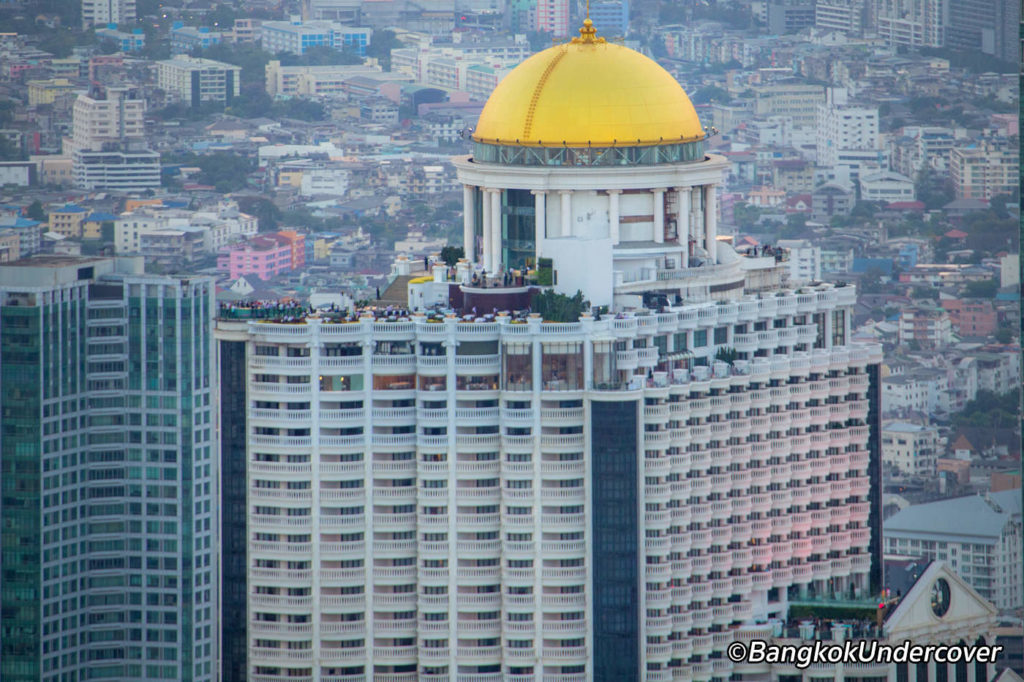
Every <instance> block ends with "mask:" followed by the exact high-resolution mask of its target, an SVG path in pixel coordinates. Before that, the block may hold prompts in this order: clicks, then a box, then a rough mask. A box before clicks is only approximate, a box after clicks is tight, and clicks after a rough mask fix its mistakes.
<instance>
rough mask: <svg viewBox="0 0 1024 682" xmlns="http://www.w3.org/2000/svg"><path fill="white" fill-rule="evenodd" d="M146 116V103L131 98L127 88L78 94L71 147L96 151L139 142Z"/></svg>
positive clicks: (73, 117) (74, 110) (141, 139)
mask: <svg viewBox="0 0 1024 682" xmlns="http://www.w3.org/2000/svg"><path fill="white" fill-rule="evenodd" d="M145 113H146V101H145V100H143V99H136V98H135V97H133V96H132V93H131V91H130V90H128V89H127V88H106V89H105V90H103V91H100V92H94V93H91V94H88V95H79V96H78V98H77V99H76V100H75V104H74V108H73V110H72V138H71V142H72V144H73V148H74V149H89V150H96V151H99V150H101V149H103V148H104V146H105V145H121V144H123V143H125V142H141V141H143V140H144V139H145V134H146V131H145V126H144V117H145ZM67 151H69V150H67V149H65V152H67Z"/></svg>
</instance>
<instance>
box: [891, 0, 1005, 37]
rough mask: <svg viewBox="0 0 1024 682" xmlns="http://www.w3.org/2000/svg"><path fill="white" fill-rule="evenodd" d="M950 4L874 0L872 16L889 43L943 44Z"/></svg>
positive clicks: (943, 1)
mask: <svg viewBox="0 0 1024 682" xmlns="http://www.w3.org/2000/svg"><path fill="white" fill-rule="evenodd" d="M981 1H982V2H984V1H985V0H981ZM957 2H959V0H957ZM950 4H952V3H950V2H949V0H873V6H872V8H871V16H872V17H873V19H874V25H875V29H876V30H877V32H878V35H879V37H881V38H883V39H884V40H887V41H888V42H889V44H890V45H892V46H900V45H902V46H906V47H942V44H943V41H944V39H945V31H946V27H947V26H948V25H949V5H950Z"/></svg>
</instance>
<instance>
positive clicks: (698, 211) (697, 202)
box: [690, 187, 704, 248]
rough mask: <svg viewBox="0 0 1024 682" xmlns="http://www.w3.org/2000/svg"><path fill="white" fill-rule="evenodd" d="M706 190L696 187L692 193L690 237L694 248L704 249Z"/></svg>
mask: <svg viewBox="0 0 1024 682" xmlns="http://www.w3.org/2000/svg"><path fill="white" fill-rule="evenodd" d="M703 196H704V190H703V189H702V188H700V187H694V188H692V190H691V191H690V235H691V236H692V237H693V243H694V246H700V247H701V248H704V213H703V211H704V208H703V207H704V202H703Z"/></svg>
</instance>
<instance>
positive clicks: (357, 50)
mask: <svg viewBox="0 0 1024 682" xmlns="http://www.w3.org/2000/svg"><path fill="white" fill-rule="evenodd" d="M259 30H260V40H261V43H262V46H263V49H264V50H266V51H267V52H271V53H273V54H277V53H278V52H290V53H291V54H297V55H303V54H305V53H306V50H308V49H309V48H311V47H328V48H331V49H334V50H348V51H349V52H352V53H353V54H356V55H359V56H361V57H362V56H366V46H367V45H369V44H370V39H371V38H372V37H373V29H371V28H361V27H356V26H345V25H343V24H339V23H338V22H335V21H306V22H302V21H297V20H293V21H264V22H263V23H261V24H260V29H259Z"/></svg>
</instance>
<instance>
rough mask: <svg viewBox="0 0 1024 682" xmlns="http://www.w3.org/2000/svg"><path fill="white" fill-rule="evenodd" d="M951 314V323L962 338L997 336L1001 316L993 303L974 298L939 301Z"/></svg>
mask: <svg viewBox="0 0 1024 682" xmlns="http://www.w3.org/2000/svg"><path fill="white" fill-rule="evenodd" d="M939 304H940V305H941V306H942V309H943V310H945V311H946V312H947V313H949V321H950V323H951V324H952V325H953V329H954V331H956V333H957V334H959V335H960V336H989V335H991V334H995V332H996V328H997V327H998V324H999V316H998V314H997V313H996V310H995V308H994V307H993V306H992V302H991V301H987V300H984V299H973V298H963V299H961V298H944V299H942V300H940V301H939Z"/></svg>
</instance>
